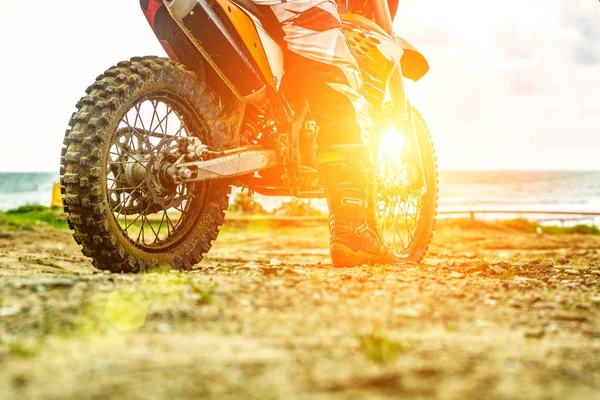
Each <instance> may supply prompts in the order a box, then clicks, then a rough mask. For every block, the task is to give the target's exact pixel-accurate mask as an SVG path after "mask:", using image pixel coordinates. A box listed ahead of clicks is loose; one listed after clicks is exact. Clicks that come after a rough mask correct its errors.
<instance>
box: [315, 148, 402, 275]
mask: <svg viewBox="0 0 600 400" xmlns="http://www.w3.org/2000/svg"><path fill="white" fill-rule="evenodd" d="M318 160H319V172H320V173H321V181H322V182H323V189H324V191H325V196H326V197H327V203H328V205H329V230H330V234H331V244H330V252H331V260H332V262H333V265H334V266H335V267H352V266H357V265H363V264H395V263H396V262H397V261H398V260H397V258H396V255H395V254H394V252H393V251H391V249H389V248H387V247H385V246H383V245H382V243H381V241H380V238H379V236H378V234H377V232H376V231H375V230H374V228H376V227H375V226H373V228H372V227H371V226H369V222H368V219H369V213H370V211H369V202H370V201H371V200H372V198H373V197H372V195H371V193H370V189H371V186H372V185H371V182H370V180H371V179H372V171H373V162H372V159H371V155H370V153H369V151H368V148H367V147H366V146H364V145H336V146H329V147H327V148H324V149H321V150H320V154H319V156H318ZM371 210H373V216H374V208H371Z"/></svg>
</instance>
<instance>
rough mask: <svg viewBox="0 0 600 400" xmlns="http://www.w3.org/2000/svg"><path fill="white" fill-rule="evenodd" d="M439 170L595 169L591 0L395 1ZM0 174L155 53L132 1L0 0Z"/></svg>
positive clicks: (33, 153) (19, 167) (16, 166)
mask: <svg viewBox="0 0 600 400" xmlns="http://www.w3.org/2000/svg"><path fill="white" fill-rule="evenodd" d="M396 32H397V33H398V34H399V35H401V36H402V37H404V38H406V39H407V40H408V41H409V42H411V43H412V44H413V45H414V46H415V47H416V48H417V49H419V50H420V51H421V52H422V53H423V54H424V55H425V56H426V57H427V59H428V60H429V63H430V66H431V70H430V72H429V73H428V75H427V76H426V77H424V78H423V79H422V80H421V81H419V82H417V83H414V84H413V83H411V84H409V85H408V88H407V90H408V95H409V98H410V100H411V101H412V102H413V104H414V105H415V106H416V107H417V108H418V109H419V111H421V113H422V114H423V116H424V117H425V119H426V120H427V122H428V124H429V126H430V128H431V131H432V134H433V137H434V141H435V143H436V148H437V153H438V159H439V164H440V168H442V169H500V170H502V169H505V170H508V169H552V170H577V169H586V170H587V169H592V170H599V169H600V2H599V1H598V0H502V1H492V0H453V1H448V0H428V1H425V0H401V2H400V9H399V16H398V18H397V19H396ZM0 37H2V38H3V40H2V45H1V46H0V93H1V94H2V95H1V96H0V118H1V120H2V123H1V124H0V135H1V136H0V137H1V138H2V144H1V145H0V171H57V170H58V163H59V158H60V149H61V147H62V141H63V136H64V131H65V129H66V127H67V122H68V120H69V117H70V115H71V113H72V112H73V111H74V110H75V108H74V107H75V103H76V102H77V101H78V100H79V98H80V97H81V96H82V95H83V94H84V91H85V88H86V87H87V86H89V85H90V84H91V83H93V81H94V79H95V78H96V76H97V75H99V74H100V73H102V72H103V71H104V70H105V69H107V68H108V67H110V66H111V65H114V64H116V63H117V62H119V61H121V60H126V59H129V58H130V57H133V56H137V55H148V54H155V55H163V56H164V51H163V50H162V48H161V47H160V45H159V43H158V41H157V40H156V39H155V37H154V35H153V33H152V31H151V30H150V27H149V26H148V24H147V22H146V20H145V18H144V16H143V14H142V13H141V11H140V8H139V1H137V0H131V1H130V0H127V1H125V0H103V1H101V2H97V1H91V0H61V1H54V2H51V1H47V0H30V1H29V2H27V5H24V4H23V1H22V0H0Z"/></svg>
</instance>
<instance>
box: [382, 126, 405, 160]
mask: <svg viewBox="0 0 600 400" xmlns="http://www.w3.org/2000/svg"><path fill="white" fill-rule="evenodd" d="M402 150H404V135H402V133H401V132H399V131H398V130H396V129H395V128H394V127H391V128H390V129H388V130H387V131H386V132H384V133H383V135H381V140H380V142H379V152H378V157H377V158H378V160H379V161H381V160H383V159H390V160H394V161H396V162H398V163H400V164H401V159H400V156H401V154H402Z"/></svg>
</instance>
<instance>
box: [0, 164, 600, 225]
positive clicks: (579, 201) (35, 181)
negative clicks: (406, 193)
mask: <svg viewBox="0 0 600 400" xmlns="http://www.w3.org/2000/svg"><path fill="white" fill-rule="evenodd" d="M54 182H58V174H55V173H44V172H41V173H0V211H5V210H8V209H11V208H15V207H18V206H21V205H25V204H42V205H48V206H49V205H50V201H51V198H52V187H53V184H54ZM257 199H258V201H260V202H261V203H263V205H264V206H265V208H267V209H273V208H276V207H278V205H279V204H280V203H281V202H282V201H287V200H288V199H287V198H266V197H261V196H257ZM311 204H312V206H313V207H316V208H319V209H323V210H325V209H326V204H325V202H324V201H322V200H313V201H312V203H311ZM439 209H440V211H457V210H471V209H473V210H508V211H511V210H512V211H527V210H530V211H592V212H600V171H581V172H577V171H567V172H557V171H442V172H441V173H440V207H439ZM504 217H505V218H506V216H504Z"/></svg>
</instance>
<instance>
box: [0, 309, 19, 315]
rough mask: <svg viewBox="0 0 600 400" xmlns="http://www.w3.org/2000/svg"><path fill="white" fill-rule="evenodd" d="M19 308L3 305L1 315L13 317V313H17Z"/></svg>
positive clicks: (0, 310)
mask: <svg viewBox="0 0 600 400" xmlns="http://www.w3.org/2000/svg"><path fill="white" fill-rule="evenodd" d="M18 313H19V310H17V309H16V308H12V307H2V308H0V317H12V316H13V315H17V314H18Z"/></svg>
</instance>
